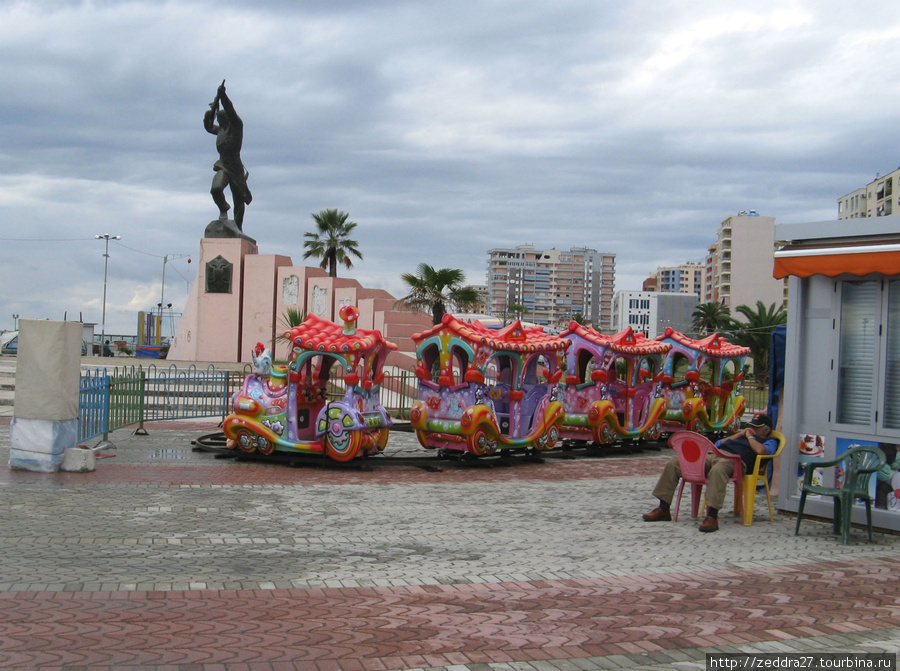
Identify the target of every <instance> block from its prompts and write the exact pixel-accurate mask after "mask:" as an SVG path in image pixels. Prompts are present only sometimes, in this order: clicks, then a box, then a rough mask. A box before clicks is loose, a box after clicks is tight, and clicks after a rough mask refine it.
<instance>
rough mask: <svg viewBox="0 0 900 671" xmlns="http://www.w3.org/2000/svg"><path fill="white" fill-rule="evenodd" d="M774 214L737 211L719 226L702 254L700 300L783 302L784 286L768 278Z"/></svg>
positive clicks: (735, 304)
mask: <svg viewBox="0 0 900 671" xmlns="http://www.w3.org/2000/svg"><path fill="white" fill-rule="evenodd" d="M774 235H775V217H762V216H760V215H759V214H757V213H756V212H755V211H754V210H750V211H747V212H739V213H738V214H737V215H735V216H731V217H728V218H727V219H725V220H724V221H723V222H722V223H721V224H720V225H719V231H718V234H717V236H716V242H715V244H713V245H710V247H709V253H708V255H707V257H706V287H705V290H704V292H703V301H704V302H711V301H718V302H720V303H722V304H723V305H727V306H729V307H730V308H731V312H732V315H733V314H734V310H735V308H737V307H738V306H739V305H748V306H750V307H751V308H753V309H755V308H756V302H757V301H762V302H763V305H765V306H766V307H768V306H769V305H771V304H772V303H774V304H775V305H776V306H781V305H783V304H785V301H786V292H787V285H786V284H785V283H784V281H783V280H776V279H775V278H774V277H772V263H773V258H774V252H775V246H774V243H775V239H774Z"/></svg>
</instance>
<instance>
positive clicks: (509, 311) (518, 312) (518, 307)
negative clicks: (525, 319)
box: [503, 303, 525, 324]
mask: <svg viewBox="0 0 900 671" xmlns="http://www.w3.org/2000/svg"><path fill="white" fill-rule="evenodd" d="M524 314H525V306H524V305H522V304H521V303H510V304H509V305H507V306H506V310H504V311H503V323H504V324H506V323H507V322H508V321H509V319H510V317H513V318H515V319H521V318H522V315H524Z"/></svg>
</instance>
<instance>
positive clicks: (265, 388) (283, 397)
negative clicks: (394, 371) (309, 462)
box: [223, 305, 397, 461]
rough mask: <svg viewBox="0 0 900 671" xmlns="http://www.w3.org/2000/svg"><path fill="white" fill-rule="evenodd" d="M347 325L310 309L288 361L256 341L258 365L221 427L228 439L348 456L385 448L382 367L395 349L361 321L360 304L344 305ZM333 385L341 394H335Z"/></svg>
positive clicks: (293, 336) (246, 445)
mask: <svg viewBox="0 0 900 671" xmlns="http://www.w3.org/2000/svg"><path fill="white" fill-rule="evenodd" d="M339 315H340V317H341V319H343V320H344V323H343V325H338V324H335V323H334V322H331V321H327V320H325V319H322V318H320V317H317V316H316V315H309V316H308V317H307V318H306V320H305V321H304V322H303V323H302V324H300V325H299V326H295V327H294V328H292V329H290V330H289V331H287V332H286V333H284V338H285V339H287V340H289V341H290V343H291V352H290V356H289V361H288V364H287V365H286V366H273V365H272V361H271V354H269V352H268V350H264V349H263V346H262V344H258V345H257V348H256V350H255V351H254V353H253V361H254V368H255V371H254V372H253V373H252V374H250V375H248V376H247V377H246V379H245V380H244V385H243V387H242V388H241V390H240V391H239V392H237V393H236V394H235V395H234V398H233V412H232V413H231V414H230V415H228V417H226V418H225V422H224V425H223V429H224V432H225V436H226V438H227V439H228V441H229V445H233V446H234V447H235V448H236V449H240V450H243V451H244V452H248V453H252V452H257V453H260V454H264V455H269V454H272V453H274V452H281V453H293V454H297V453H305V454H322V453H324V454H326V455H327V456H329V457H331V458H332V459H334V460H336V461H350V460H351V459H353V458H355V457H356V456H358V455H360V454H373V453H377V452H380V451H381V450H383V449H384V446H385V445H386V444H387V440H388V434H389V431H390V427H391V425H392V421H391V418H390V417H389V415H388V413H387V411H386V410H385V409H384V407H382V405H381V399H380V385H381V383H382V381H383V380H384V373H383V372H382V366H383V364H384V360H385V358H386V357H387V354H388V351H389V350H393V349H397V346H396V345H395V344H394V343H391V342H388V341H387V340H385V339H384V338H382V336H381V333H380V332H379V331H374V330H367V329H360V328H357V327H356V321H357V319H358V318H359V310H357V309H356V307H354V306H349V305H348V306H344V307H343V308H341V310H340V312H339ZM329 385H332V387H333V388H336V389H340V386H341V385H342V386H343V395H342V396H340V397H339V398H337V399H336V400H331V396H332V393H331V392H329Z"/></svg>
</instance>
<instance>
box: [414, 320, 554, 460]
mask: <svg viewBox="0 0 900 671" xmlns="http://www.w3.org/2000/svg"><path fill="white" fill-rule="evenodd" d="M413 340H414V341H415V343H416V363H417V366H416V376H417V377H418V378H419V400H418V401H416V402H415V403H414V404H413V407H412V410H411V411H410V422H411V423H412V426H413V428H414V429H415V431H416V436H417V437H418V439H419V442H420V443H421V444H422V446H423V447H426V448H432V449H438V450H440V451H441V453H442V454H445V455H447V456H453V455H454V454H455V455H457V456H465V455H474V456H477V457H480V456H484V455H491V454H495V453H498V451H499V452H502V451H511V450H531V449H534V450H549V449H551V448H552V447H554V446H555V445H556V444H557V442H558V441H559V438H560V428H561V426H562V420H563V416H564V409H563V405H562V403H561V402H560V401H559V400H558V399H557V393H558V382H559V379H560V377H561V376H562V362H563V357H564V355H565V349H566V347H567V346H568V344H569V341H568V340H566V339H565V338H561V337H559V336H555V335H552V334H549V333H545V332H544V331H543V329H542V328H541V327H539V326H538V327H529V328H527V327H525V326H523V325H522V323H521V322H519V321H518V320H517V321H514V322H513V323H511V324H509V325H507V326H504V327H502V328H500V329H489V328H487V327H486V326H484V325H483V324H482V323H481V322H478V321H476V322H474V323H471V324H468V323H465V322H462V321H460V320H459V319H457V318H456V317H454V316H452V315H450V314H445V315H444V317H443V319H442V321H441V323H440V324H438V325H436V326H434V327H433V328H431V329H430V330H428V331H425V332H423V333H417V334H415V335H413Z"/></svg>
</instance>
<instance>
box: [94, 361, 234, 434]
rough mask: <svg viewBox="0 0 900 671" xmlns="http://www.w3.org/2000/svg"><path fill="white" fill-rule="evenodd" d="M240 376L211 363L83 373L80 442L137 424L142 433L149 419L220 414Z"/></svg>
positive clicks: (224, 412)
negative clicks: (187, 366)
mask: <svg viewBox="0 0 900 671" xmlns="http://www.w3.org/2000/svg"><path fill="white" fill-rule="evenodd" d="M244 375H245V373H236V372H232V371H222V370H216V368H215V367H214V366H208V367H207V368H206V369H198V368H196V367H195V366H190V367H189V368H182V369H179V368H177V367H175V366H174V365H173V366H169V367H168V368H163V369H158V368H157V367H156V366H155V365H150V366H149V367H148V368H147V369H144V368H143V367H141V366H132V367H127V368H124V369H119V368H116V369H113V370H112V371H109V370H107V369H96V370H95V371H93V372H91V371H87V372H86V373H85V374H83V375H82V377H81V385H80V390H79V399H78V418H79V421H78V440H79V441H85V440H89V439H90V438H94V437H96V436H103V438H104V439H106V438H107V437H108V434H109V432H110V431H115V430H116V429H121V428H125V427H128V426H135V425H136V426H137V428H136V431H137V432H143V431H144V422H147V421H162V420H171V419H190V418H200V417H222V418H224V417H225V415H226V414H227V413H228V401H229V399H230V398H231V395H232V393H233V392H234V390H236V389H237V388H239V387H240V384H241V382H242V381H243V379H244Z"/></svg>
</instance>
